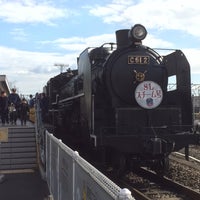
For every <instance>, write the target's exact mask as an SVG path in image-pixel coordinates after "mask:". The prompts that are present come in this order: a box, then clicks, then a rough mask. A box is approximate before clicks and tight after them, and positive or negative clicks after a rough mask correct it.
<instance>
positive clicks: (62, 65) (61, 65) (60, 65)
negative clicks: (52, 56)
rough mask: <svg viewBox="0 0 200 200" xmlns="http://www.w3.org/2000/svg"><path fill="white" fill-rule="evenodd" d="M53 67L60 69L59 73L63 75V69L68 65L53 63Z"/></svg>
mask: <svg viewBox="0 0 200 200" xmlns="http://www.w3.org/2000/svg"><path fill="white" fill-rule="evenodd" d="M54 66H58V67H60V73H63V69H64V67H66V68H67V67H69V65H68V64H63V63H55V64H54Z"/></svg>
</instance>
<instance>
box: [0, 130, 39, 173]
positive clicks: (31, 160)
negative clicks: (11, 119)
mask: <svg viewBox="0 0 200 200" xmlns="http://www.w3.org/2000/svg"><path fill="white" fill-rule="evenodd" d="M6 128H7V131H8V140H7V142H5V141H4V142H1V143H0V170H19V169H35V168H37V151H36V138H35V127H34V126H13V127H6Z"/></svg>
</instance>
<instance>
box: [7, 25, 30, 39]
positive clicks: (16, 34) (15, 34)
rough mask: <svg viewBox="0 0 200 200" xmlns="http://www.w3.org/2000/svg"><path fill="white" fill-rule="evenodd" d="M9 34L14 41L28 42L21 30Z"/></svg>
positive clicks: (14, 30) (16, 29)
mask: <svg viewBox="0 0 200 200" xmlns="http://www.w3.org/2000/svg"><path fill="white" fill-rule="evenodd" d="M10 34H11V35H12V36H13V39H14V40H18V41H21V42H25V41H27V40H28V35H27V34H26V33H25V32H24V29H22V28H15V29H13V30H12V31H11V32H10Z"/></svg>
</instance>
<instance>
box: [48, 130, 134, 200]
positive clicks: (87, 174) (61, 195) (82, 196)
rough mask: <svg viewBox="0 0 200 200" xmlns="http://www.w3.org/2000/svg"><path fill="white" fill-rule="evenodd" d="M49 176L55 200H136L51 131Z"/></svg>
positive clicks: (49, 137)
mask: <svg viewBox="0 0 200 200" xmlns="http://www.w3.org/2000/svg"><path fill="white" fill-rule="evenodd" d="M46 179H47V183H48V186H49V189H50V192H51V194H52V196H53V199H54V200H134V198H133V197H132V196H131V192H130V191H129V190H128V189H121V188H120V187H118V186H117V185H116V184H115V183H113V182H112V181H111V180H109V179H108V178H107V177H106V176H104V175H103V174H102V173H101V172H99V171H98V170H97V169H96V168H94V167H93V166H92V165H91V164H89V163H88V162H87V161H86V160H84V159H83V158H81V156H79V154H78V152H76V151H73V150H72V149H70V148H69V147H67V146H66V145H65V144H64V143H62V141H60V140H58V139H57V138H55V137H54V136H53V135H52V134H49V133H48V132H47V131H46Z"/></svg>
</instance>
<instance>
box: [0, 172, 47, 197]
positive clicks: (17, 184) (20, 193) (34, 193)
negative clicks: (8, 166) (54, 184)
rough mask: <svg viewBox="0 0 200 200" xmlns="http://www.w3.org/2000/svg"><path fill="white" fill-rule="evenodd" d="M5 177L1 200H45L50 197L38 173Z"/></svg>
mask: <svg viewBox="0 0 200 200" xmlns="http://www.w3.org/2000/svg"><path fill="white" fill-rule="evenodd" d="M4 175H5V180H4V181H3V182H2V183H0V199H1V200H44V199H45V198H47V197H48V195H49V190H48V186H47V184H46V182H45V181H44V180H42V179H41V177H40V174H39V172H38V171H35V172H31V173H30V172H29V173H15V174H4Z"/></svg>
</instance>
